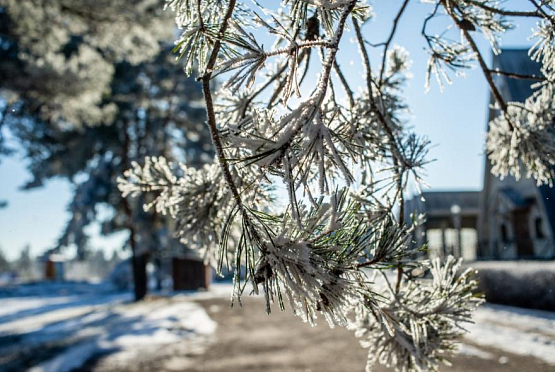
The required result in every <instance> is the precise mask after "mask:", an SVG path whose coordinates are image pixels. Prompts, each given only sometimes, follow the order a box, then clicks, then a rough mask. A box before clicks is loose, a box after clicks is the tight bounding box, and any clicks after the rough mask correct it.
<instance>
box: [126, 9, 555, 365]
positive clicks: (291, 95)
mask: <svg viewBox="0 0 555 372" xmlns="http://www.w3.org/2000/svg"><path fill="white" fill-rule="evenodd" d="M424 2H426V3H430V14H429V16H427V17H426V18H425V19H422V20H421V21H420V22H421V24H422V25H423V28H422V30H423V31H422V34H423V37H424V38H425V39H426V41H427V43H428V46H429V52H430V60H429V65H428V75H435V76H436V77H437V80H438V82H439V84H440V85H442V84H443V83H444V82H445V81H449V79H450V77H449V74H448V72H450V71H453V72H455V73H457V74H458V73H461V71H462V70H463V69H464V68H467V67H470V66H472V65H474V64H477V65H478V67H480V68H481V69H482V71H483V73H484V76H485V78H486V80H487V82H488V83H489V86H490V88H491V91H492V95H493V97H494V98H495V100H496V105H497V107H498V108H499V110H500V115H499V117H498V118H496V119H494V120H493V121H492V123H491V124H490V128H491V129H490V132H489V134H488V139H487V149H488V156H489V158H490V160H491V161H492V163H493V171H494V172H495V173H496V174H497V175H500V176H505V175H508V174H512V175H515V176H517V177H518V176H519V175H520V173H525V174H526V175H528V176H533V177H535V179H536V180H537V181H538V183H548V184H552V181H553V177H554V175H555V173H554V171H553V169H555V168H554V165H555V160H554V158H553V156H552V155H553V149H552V146H553V143H555V141H554V140H555V138H554V133H555V132H554V130H553V124H554V123H553V117H554V115H553V114H554V113H553V105H552V98H553V82H554V80H553V79H554V77H555V75H554V74H553V71H554V69H555V49H554V48H555V43H554V40H555V28H554V27H553V26H554V22H555V18H554V16H555V12H554V9H553V7H554V6H555V2H554V1H551V0H543V1H542V0H531V1H530V2H529V5H531V7H532V10H508V9H505V8H504V7H503V2H500V1H494V0H426V1H424ZM408 3H409V0H405V1H403V2H400V4H399V6H400V7H399V11H398V13H397V15H396V16H395V18H394V19H393V22H392V27H391V31H390V33H389V36H388V37H387V39H386V40H385V41H384V42H383V43H380V44H371V43H369V42H368V41H367V40H366V39H365V37H364V35H363V33H362V28H363V27H364V25H365V23H366V21H367V20H368V19H369V18H370V17H371V16H372V9H371V7H370V6H368V5H367V4H366V3H365V2H364V1H359V0H284V1H282V2H280V3H278V2H271V3H269V2H258V1H253V2H252V3H251V2H248V3H247V2H242V1H236V0H167V7H168V8H170V9H172V10H173V11H174V12H175V13H176V21H177V25H178V27H179V28H180V29H181V31H182V33H181V35H180V36H179V39H178V40H177V41H176V51H177V52H178V53H179V56H180V57H181V60H182V61H183V63H184V65H185V70H186V72H187V73H189V74H191V73H192V72H193V67H197V68H198V71H199V75H198V77H197V79H198V80H200V81H201V82H202V88H203V94H204V99H205V105H206V109H207V126H208V128H209V129H210V134H211V137H212V142H213V144H214V148H215V152H216V157H215V161H214V164H212V165H207V166H205V167H204V168H202V169H193V168H190V167H188V166H186V165H184V164H175V163H172V162H169V161H167V160H166V159H164V158H162V157H147V158H146V159H145V161H144V162H141V164H139V163H135V164H134V165H133V167H132V168H131V169H130V170H128V171H127V172H125V174H124V177H122V178H121V180H120V189H121V190H122V192H123V195H124V196H134V197H137V196H141V195H145V194H148V195H154V199H153V200H152V202H149V203H147V204H145V209H154V210H156V212H158V213H160V214H162V215H168V216H171V217H172V218H174V219H175V221H176V224H177V226H178V227H179V236H180V237H181V239H182V240H183V241H185V242H187V243H188V244H190V245H196V246H197V247H198V248H199V249H200V250H202V251H203V252H204V254H205V256H206V258H207V260H209V261H211V262H212V263H214V265H215V266H216V267H217V268H219V269H221V268H222V267H223V266H224V265H225V266H229V267H230V268H231V269H232V270H235V272H236V273H237V275H236V277H235V291H234V298H237V299H240V297H241V295H242V294H243V291H244V290H245V288H246V286H245V283H246V282H248V283H250V284H251V285H252V288H253V292H254V293H259V291H262V292H263V293H264V295H265V298H266V307H267V311H268V312H269V311H270V309H271V307H272V304H273V303H274V302H277V303H278V304H279V306H280V307H281V308H284V306H285V305H284V302H286V301H289V303H290V306H291V307H292V308H293V310H294V312H295V313H296V314H298V315H299V316H301V317H302V318H303V320H305V321H308V322H310V323H314V322H315V321H316V318H317V317H318V316H322V317H323V318H324V319H326V320H327V322H328V323H329V324H330V325H346V324H348V323H351V324H350V326H351V327H353V328H354V329H355V330H356V334H357V335H358V336H360V337H361V338H362V340H361V343H362V345H363V346H365V347H368V348H369V362H368V369H370V368H371V366H372V364H373V363H374V362H379V363H382V364H386V365H393V366H395V368H397V369H398V370H402V371H413V370H435V369H436V368H437V365H438V362H440V361H443V360H444V357H445V356H446V354H447V353H449V352H450V351H453V349H454V348H455V346H454V340H456V338H457V337H458V336H459V335H460V334H461V333H462V332H463V328H462V326H463V324H464V323H465V322H469V321H471V314H472V312H473V310H474V309H475V308H476V307H477V306H478V305H479V303H480V302H481V298H480V297H476V296H474V295H473V294H472V291H473V290H474V289H475V285H476V283H475V281H474V280H473V279H472V275H471V274H472V273H471V272H470V271H466V272H464V273H461V272H460V270H459V269H460V263H458V262H456V261H455V260H454V259H452V258H449V259H447V260H446V262H444V263H440V262H439V261H434V262H432V263H429V262H418V261H415V260H414V258H413V257H414V254H413V253H414V251H413V250H411V246H412V245H411V244H410V239H411V238H410V236H411V229H413V228H415V226H417V225H418V224H419V223H420V219H419V217H418V216H414V221H413V222H412V225H411V227H409V226H407V225H405V223H404V221H402V217H396V211H397V212H398V214H397V216H403V214H404V213H403V212H404V199H403V191H404V189H405V187H406V185H407V183H408V182H414V183H416V184H417V185H418V184H419V183H420V182H421V170H422V167H423V166H424V165H425V164H426V162H427V160H426V154H427V146H428V141H427V140H426V139H425V138H423V137H421V136H419V135H418V134H416V133H413V132H411V130H410V127H409V125H408V123H407V122H406V117H407V116H406V115H404V114H405V112H406V110H407V106H406V104H405V103H404V101H403V86H404V82H405V80H406V74H407V70H408V67H409V60H408V55H407V53H406V51H405V50H404V49H402V48H400V47H394V46H393V44H392V41H393V39H394V36H395V33H396V31H397V25H398V23H399V22H402V16H403V13H404V11H405V8H406V7H407V4H408ZM444 15H446V16H447V17H448V19H450V20H451V22H452V26H451V27H450V30H452V31H451V32H443V33H440V32H436V30H434V31H430V29H431V28H432V26H433V25H431V23H433V20H435V19H436V18H438V17H440V16H444ZM517 17H534V18H536V19H537V20H538V26H537V30H536V31H535V32H534V34H533V37H534V38H535V39H536V41H537V42H536V43H535V45H534V46H533V47H532V49H531V52H530V53H531V58H533V59H535V60H538V61H540V62H541V63H542V65H543V76H541V77H539V76H520V75H518V74H514V73H511V72H504V71H497V70H496V71H493V70H491V69H490V68H488V66H487V64H486V62H485V60H484V58H483V56H482V54H481V52H480V50H479V49H478V48H477V46H476V43H475V40H474V38H475V37H477V36H479V35H480V34H482V35H483V36H485V37H486V38H487V39H488V40H489V41H490V43H491V45H492V47H493V49H494V51H496V52H497V51H498V48H497V45H498V42H499V40H500V38H501V36H502V35H503V33H504V32H505V31H506V30H508V29H509V28H510V27H511V26H512V24H513V19H515V18H517ZM410 22H417V20H416V19H411V20H410ZM261 30H264V32H263V31H261ZM430 32H433V33H430ZM348 33H349V34H350V35H349V36H346V35H347V34H348ZM348 37H351V38H352V39H354V40H355V41H356V42H357V43H358V46H359V50H360V57H361V58H360V63H361V71H363V76H362V78H363V81H364V84H363V86H362V87H358V86H356V85H354V84H352V83H350V82H349V81H348V80H347V78H346V77H345V75H344V74H343V71H342V69H341V67H340V65H339V63H338V62H337V56H338V55H339V54H340V53H341V49H340V45H341V42H342V40H344V39H345V38H348ZM269 38H272V39H273V44H272V45H271V46H268V44H267V42H268V39H269ZM262 40H264V42H265V43H266V45H265V44H263V43H262ZM368 48H381V51H382V52H383V57H382V58H380V59H379V60H377V61H374V60H371V53H369V50H368ZM312 66H317V67H316V68H314V69H311V68H310V67H312ZM313 71H317V76H316V77H315V80H312V81H316V83H315V84H311V83H309V82H310V81H311V79H309V78H307V76H309V75H310V74H311V72H313ZM423 73H424V72H423ZM496 74H507V75H509V76H510V77H511V78H524V79H535V80H538V82H539V83H538V86H537V90H536V93H534V94H533V95H532V97H530V98H529V99H528V100H527V101H526V103H524V104H516V103H508V102H504V101H503V98H502V97H501V95H500V93H499V91H498V88H497V87H496V86H495V85H494V83H493V76H494V75H496ZM216 77H219V78H220V79H223V80H224V81H225V83H224V84H223V86H222V87H221V89H218V90H217V91H215V89H214V85H213V84H211V82H212V81H213V80H214V78H216ZM357 88H361V89H357ZM280 185H283V189H285V191H284V193H286V194H287V195H288V197H289V200H288V203H287V205H286V207H285V208H283V209H280V208H279V203H277V202H276V199H277V197H276V193H275V192H274V189H275V188H276V187H277V188H278V189H279V186H280ZM278 196H279V194H278ZM242 267H244V268H246V278H245V279H244V281H243V280H241V276H240V275H239V272H240V268H242ZM391 268H394V269H395V270H396V273H397V274H396V275H394V277H393V278H392V277H390V276H389V275H388V273H389V271H387V270H386V269H391ZM423 269H424V270H423ZM372 272H373V273H378V272H379V273H381V274H383V279H381V282H383V285H381V286H380V285H378V284H377V283H379V282H378V281H377V280H374V279H373V278H372V277H369V276H368V275H369V273H372ZM418 272H420V273H422V272H424V273H425V272H428V275H429V277H430V278H431V280H420V279H418V278H417V277H415V273H418ZM353 310H354V314H355V320H354V321H353V322H349V319H350V318H349V314H350V313H351V311H353Z"/></svg>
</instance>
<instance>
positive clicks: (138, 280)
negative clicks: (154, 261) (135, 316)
mask: <svg viewBox="0 0 555 372" xmlns="http://www.w3.org/2000/svg"><path fill="white" fill-rule="evenodd" d="M122 127H123V128H122V135H123V149H122V154H121V162H122V164H124V166H126V167H130V166H131V162H130V160H129V142H130V141H129V133H128V132H127V131H128V128H127V123H126V122H123V123H122ZM122 203H123V209H124V211H125V214H126V216H127V228H128V230H129V246H130V247H131V254H132V257H131V264H132V266H133V268H132V272H133V288H134V289H133V290H134V293H135V301H140V300H142V299H143V298H145V296H146V294H147V292H148V278H147V273H146V264H147V263H148V255H147V254H146V253H142V254H139V252H137V240H136V238H135V226H133V210H132V209H131V206H130V205H129V201H128V200H127V199H126V198H122Z"/></svg>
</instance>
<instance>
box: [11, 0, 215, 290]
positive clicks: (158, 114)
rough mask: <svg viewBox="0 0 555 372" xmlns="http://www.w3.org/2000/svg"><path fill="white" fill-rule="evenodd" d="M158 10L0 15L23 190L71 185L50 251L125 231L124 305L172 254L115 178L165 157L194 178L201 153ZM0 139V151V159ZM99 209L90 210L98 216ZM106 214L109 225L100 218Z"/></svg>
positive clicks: (29, 8)
mask: <svg viewBox="0 0 555 372" xmlns="http://www.w3.org/2000/svg"><path fill="white" fill-rule="evenodd" d="M162 5H163V1H156V0H155V1H152V0H136V1H135V0H133V1H127V0H126V1H119V0H118V1H105V2H101V3H99V2H75V1H66V0H37V1H29V2H19V1H7V2H2V4H0V41H1V43H2V48H1V49H0V94H1V95H2V100H1V101H0V105H1V106H0V113H1V114H2V117H1V119H2V121H1V122H0V124H1V125H2V126H4V131H3V132H2V133H6V132H7V131H9V133H10V134H11V137H12V138H13V140H15V141H17V142H19V144H20V145H21V149H22V150H21V151H22V152H23V154H24V156H25V158H26V160H27V161H28V164H29V171H30V173H31V175H32V179H31V181H29V182H28V183H27V184H26V185H25V188H27V189H31V188H34V187H38V186H41V185H42V184H43V183H44V182H46V181H47V180H48V179H51V178H54V177H64V178H67V179H69V180H70V181H71V182H72V183H73V185H74V194H73V198H72V200H71V203H70V205H69V208H68V209H69V212H70V215H71V218H70V220H69V221H68V224H67V226H66V228H65V230H64V231H63V232H62V235H61V237H60V239H59V244H58V245H59V247H64V246H75V247H76V248H77V252H78V256H79V257H80V258H85V256H86V255H87V253H88V251H89V239H88V238H89V236H88V235H89V234H88V233H87V230H88V229H87V228H88V227H89V226H90V225H91V224H92V223H95V222H99V223H100V224H101V226H102V233H103V234H111V233H114V232H118V231H127V232H128V233H129V239H128V242H127V246H128V247H129V248H131V250H132V252H133V256H134V257H139V256H140V257H139V258H138V259H135V258H134V259H133V262H134V273H135V279H137V282H136V286H135V289H136V297H137V298H138V299H140V298H141V297H142V296H144V294H145V293H146V284H147V281H146V267H145V265H146V260H145V259H144V257H145V255H147V254H150V255H151V256H154V257H156V256H157V255H158V254H159V253H160V251H161V250H163V249H166V248H183V246H182V245H181V244H179V243H178V242H177V241H176V240H175V239H171V238H172V237H171V236H169V237H168V235H169V231H171V228H172V226H171V223H170V221H168V219H167V218H164V217H163V216H159V215H153V214H151V213H145V212H144V211H143V210H142V208H141V204H142V203H143V202H144V201H145V200H148V198H145V199H141V200H137V201H129V200H125V199H123V198H122V197H121V194H120V192H119V191H118V189H117V181H116V180H117V177H118V176H119V175H121V173H122V172H123V171H124V170H125V169H127V168H128V167H129V166H130V163H131V161H132V160H139V159H143V158H144V157H145V156H165V157H167V158H168V159H172V160H176V161H183V162H185V163H187V164H188V165H189V166H193V167H199V166H201V165H202V164H203V163H204V162H206V161H210V160H211V158H212V154H213V150H212V149H211V146H210V144H209V141H210V140H209V132H208V129H207V128H205V127H204V126H203V125H202V118H203V117H204V116H205V111H204V109H203V108H202V106H201V105H200V104H199V101H200V99H202V95H201V92H200V83H198V82H195V80H194V79H193V78H190V77H187V76H186V75H184V74H183V73H182V68H181V67H180V66H179V64H177V63H176V61H175V58H174V57H173V56H172V54H171V50H172V49H173V45H172V44H171V37H172V35H173V31H174V29H175V26H174V24H173V22H172V20H171V15H170V14H169V13H167V12H166V13H164V12H163V9H162ZM1 146H2V138H1V137H0V149H1V148H2V147H1ZM103 206H104V207H107V208H102V207H103ZM106 210H107V211H108V212H109V213H106Z"/></svg>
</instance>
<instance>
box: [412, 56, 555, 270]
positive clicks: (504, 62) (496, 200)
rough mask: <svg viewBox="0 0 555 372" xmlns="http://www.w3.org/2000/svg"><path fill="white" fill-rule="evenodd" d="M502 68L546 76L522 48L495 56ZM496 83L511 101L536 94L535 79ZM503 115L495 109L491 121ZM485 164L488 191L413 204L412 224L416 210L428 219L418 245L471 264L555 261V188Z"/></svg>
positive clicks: (438, 195)
mask: <svg viewBox="0 0 555 372" xmlns="http://www.w3.org/2000/svg"><path fill="white" fill-rule="evenodd" d="M497 68H498V69H499V70H501V71H505V72H511V73H519V74H524V75H536V76H540V75H541V71H540V66H539V64H537V63H535V62H533V61H531V60H530V58H529V56H528V51H527V50H521V49H505V50H503V51H502V53H501V54H499V55H497V56H494V58H493V69H494V70H495V69H497ZM494 81H495V84H496V85H497V87H498V88H499V90H500V92H501V94H502V96H503V98H504V99H505V101H507V102H515V101H516V102H523V101H524V100H525V99H526V98H528V97H529V96H530V95H531V94H532V92H533V88H532V85H533V83H534V82H533V81H530V80H522V79H513V78H509V77H507V76H504V75H499V76H496V77H495V80H494ZM490 103H493V98H492V99H491V101H490ZM498 114H499V112H498V111H497V110H494V109H490V111H489V117H488V123H489V121H490V120H491V119H493V118H494V117H496V116H497V115H498ZM484 162H485V166H484V185H483V188H482V191H475V192H468V191H448V192H439V191H438V192H425V193H423V195H422V196H417V197H415V198H413V199H411V200H409V201H408V203H407V208H406V214H405V216H404V217H405V220H406V221H407V220H408V216H409V215H410V213H412V212H418V213H426V215H427V221H426V223H425V225H424V226H423V227H422V228H421V229H420V230H419V231H417V232H416V233H415V241H416V243H417V244H419V243H420V244H421V243H423V242H424V241H428V245H429V252H430V255H432V256H433V255H439V256H442V255H444V254H449V253H454V254H455V255H456V256H462V257H463V258H465V259H469V260H472V259H474V258H476V259H553V258H555V244H554V242H555V189H552V188H550V187H549V186H537V185H536V181H535V180H534V179H529V178H521V179H520V180H518V181H517V180H516V179H515V178H514V177H511V176H509V177H506V178H504V179H503V180H501V179H499V178H497V177H494V176H493V175H492V174H491V165H490V163H489V160H488V159H487V158H485V159H484ZM471 231H474V238H473V237H472V236H473V235H472V232H471ZM472 252H475V253H472Z"/></svg>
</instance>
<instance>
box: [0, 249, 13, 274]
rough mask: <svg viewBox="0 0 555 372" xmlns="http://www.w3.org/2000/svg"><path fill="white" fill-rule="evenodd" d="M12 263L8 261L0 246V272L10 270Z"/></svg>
mask: <svg viewBox="0 0 555 372" xmlns="http://www.w3.org/2000/svg"><path fill="white" fill-rule="evenodd" d="M11 268H12V265H11V263H10V261H8V259H7V258H6V255H5V254H4V251H3V250H2V247H0V273H7V272H9V271H10V270H11Z"/></svg>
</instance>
